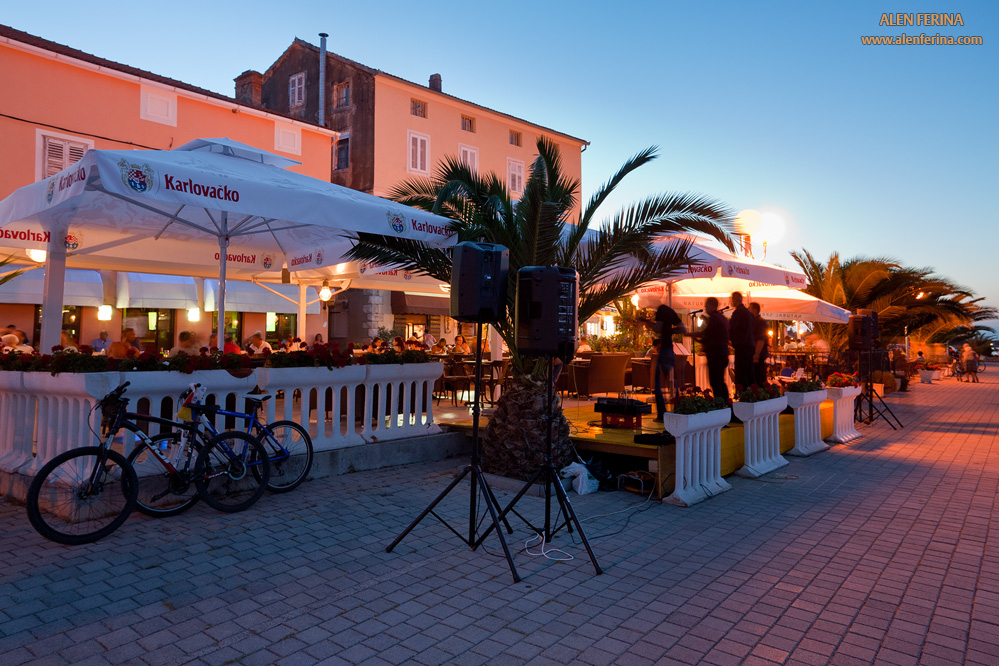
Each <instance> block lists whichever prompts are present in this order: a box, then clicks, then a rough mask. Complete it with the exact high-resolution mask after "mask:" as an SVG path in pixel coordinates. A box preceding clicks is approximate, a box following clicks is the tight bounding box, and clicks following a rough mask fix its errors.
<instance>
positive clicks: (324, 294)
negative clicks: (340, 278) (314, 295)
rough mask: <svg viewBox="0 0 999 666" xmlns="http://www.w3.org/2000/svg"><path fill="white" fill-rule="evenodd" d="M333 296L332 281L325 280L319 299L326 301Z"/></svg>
mask: <svg viewBox="0 0 999 666" xmlns="http://www.w3.org/2000/svg"><path fill="white" fill-rule="evenodd" d="M331 298H333V292H332V291H330V281H329V280H323V288H322V289H320V290H319V300H321V301H323V302H324V303H325V302H326V301H328V300H330V299H331Z"/></svg>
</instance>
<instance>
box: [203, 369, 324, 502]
mask: <svg viewBox="0 0 999 666" xmlns="http://www.w3.org/2000/svg"><path fill="white" fill-rule="evenodd" d="M190 391H191V393H190V396H188V394H187V392H186V391H185V394H184V395H183V397H185V398H186V400H185V404H188V405H189V406H191V407H192V408H196V409H200V410H205V407H203V406H201V405H200V399H201V396H202V395H203V391H201V385H200V384H193V385H192V386H191V388H190ZM199 394H200V395H199ZM243 397H244V398H245V399H246V402H247V411H246V412H235V411H229V410H225V409H219V408H217V407H213V408H211V410H212V414H214V415H218V416H226V417H231V418H235V419H242V420H243V421H245V422H246V432H247V434H250V435H252V436H253V437H255V438H257V439H259V440H260V443H261V444H263V446H264V448H265V449H266V451H267V459H268V461H269V462H270V464H271V473H270V480H269V481H267V490H269V491H271V492H275V493H286V492H288V491H290V490H294V489H295V488H297V487H298V486H299V485H300V484H301V483H302V482H303V481H305V479H306V477H307V476H308V475H309V471H310V470H311V469H312V460H313V456H314V452H313V447H312V438H311V437H310V436H309V432H308V430H306V429H305V428H303V427H302V426H301V425H299V424H298V423H295V422H294V421H274V422H273V423H265V422H264V421H262V420H261V417H260V416H259V414H261V412H262V409H261V408H262V406H263V403H264V402H266V401H267V400H270V398H271V396H270V395H266V394H261V395H246V396H243ZM192 398H193V399H192ZM201 421H202V425H203V426H204V427H205V428H206V429H207V430H208V431H210V432H215V427H214V425H213V424H212V422H211V421H210V420H208V419H207V418H202V419H201ZM250 471H251V472H252V473H253V474H254V475H257V474H258V466H257V465H255V464H252V463H251V466H250Z"/></svg>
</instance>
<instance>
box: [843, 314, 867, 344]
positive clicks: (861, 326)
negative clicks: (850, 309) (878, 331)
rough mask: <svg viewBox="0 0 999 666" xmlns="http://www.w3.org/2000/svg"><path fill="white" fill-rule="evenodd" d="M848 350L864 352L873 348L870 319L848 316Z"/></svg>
mask: <svg viewBox="0 0 999 666" xmlns="http://www.w3.org/2000/svg"><path fill="white" fill-rule="evenodd" d="M847 335H848V336H849V341H850V349H851V350H852V351H864V350H867V349H873V348H874V338H873V337H872V336H871V318H870V317H866V316H861V315H850V321H849V323H848V324H847Z"/></svg>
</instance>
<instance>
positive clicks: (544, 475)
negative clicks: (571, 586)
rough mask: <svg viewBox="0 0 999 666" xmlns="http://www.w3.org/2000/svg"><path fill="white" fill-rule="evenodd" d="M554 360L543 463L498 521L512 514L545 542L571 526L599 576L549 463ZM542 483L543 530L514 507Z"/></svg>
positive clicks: (551, 360)
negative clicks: (554, 501)
mask: <svg viewBox="0 0 999 666" xmlns="http://www.w3.org/2000/svg"><path fill="white" fill-rule="evenodd" d="M554 366H555V361H554V358H553V357H551V356H549V357H548V415H547V421H548V433H547V435H546V437H545V461H544V463H543V464H542V465H541V468H540V469H539V470H538V471H537V472H536V473H535V474H534V476H533V477H531V479H530V480H529V481H528V482H527V483H526V484H525V485H524V487H523V488H521V489H520V492H519V493H517V495H516V496H515V497H514V498H513V500H512V501H511V502H510V504H509V505H507V507H506V508H505V509H503V510H502V511H501V512H500V514H499V518H500V519H501V520H504V521H505V520H506V515H507V514H508V513H512V514H514V515H515V516H517V517H518V518H520V519H521V520H522V521H523V522H524V524H525V525H527V527H528V528H530V530H531V531H532V532H534V533H535V534H537V535H539V536H540V537H541V538H542V539H544V540H545V541H546V542H548V541H551V539H552V537H554V536H555V535H556V534H557V533H558V532H559V531H560V530H561V529H562V528H563V527H565V528H566V531H568V532H569V533H570V534H571V533H572V528H573V526H574V525H575V527H576V530H577V531H578V532H579V538H580V539H581V540H582V542H583V546H584V547H585V548H586V553H587V554H588V555H589V556H590V561H591V562H592V563H593V568H594V569H595V570H596V572H597V575H599V574H602V573H603V570H602V569H601V568H600V564H598V563H597V558H596V557H595V556H594V555H593V549H591V548H590V542H589V541H587V540H586V535H585V534H584V533H583V527H582V525H580V524H579V519H578V518H577V517H576V512H575V511H573V510H572V504H570V503H569V497H568V495H566V492H565V488H563V487H562V481H561V479H559V477H558V471H557V470H556V469H555V465H554V462H553V460H552V421H553V420H554V416H553V414H552V403H553V402H554V395H553V394H554V392H555V381H554V379H553V378H554ZM538 481H542V482H543V483H544V484H545V524H544V527H543V528H541V527H536V526H535V525H534V524H532V523H531V521H529V520H528V519H527V518H525V517H524V516H522V515H521V514H520V513H518V512H517V510H516V509H514V507H515V506H516V504H517V502H519V501H520V498H522V497H523V496H524V495H526V494H527V491H528V490H530V489H531V488H532V487H533V486H534V484H535V483H537V482H538ZM552 486H554V487H555V497H556V499H557V500H558V505H559V514H558V515H556V516H555V523H556V524H555V525H554V526H553V525H552ZM559 515H561V516H564V522H563V523H562V524H561V525H558V524H557V523H558V516H559ZM498 524H499V523H498V522H497V521H495V520H494V521H493V524H492V525H491V526H490V527H488V528H487V529H486V531H485V532H483V533H482V536H481V537H479V540H478V542H476V543H475V545H474V546H473V547H472V548H473V549H474V548H477V547H478V546H479V544H481V543H482V541H483V540H484V539H485V538H486V537H487V536H488V535H489V532H490V531H491V530H492V529H493V528H494V527H497V526H498Z"/></svg>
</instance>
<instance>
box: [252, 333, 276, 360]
mask: <svg viewBox="0 0 999 666" xmlns="http://www.w3.org/2000/svg"><path fill="white" fill-rule="evenodd" d="M247 351H248V352H250V353H251V354H263V353H264V352H265V351H269V352H272V351H274V350H273V349H272V348H271V345H270V343H269V342H267V341H266V340H264V336H263V334H262V333H261V332H260V331H257V332H256V333H254V334H253V335H251V336H250V342H249V343H248V344H247Z"/></svg>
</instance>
